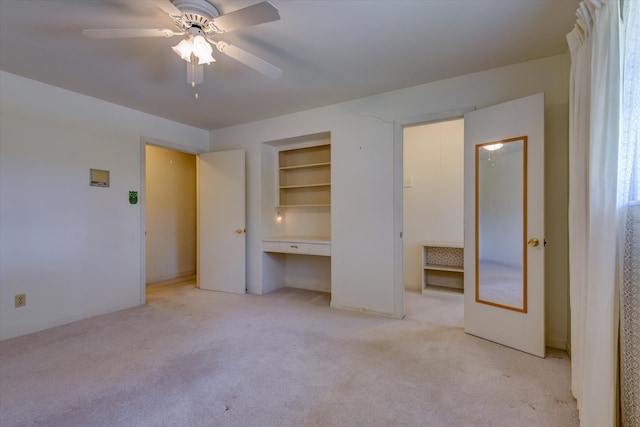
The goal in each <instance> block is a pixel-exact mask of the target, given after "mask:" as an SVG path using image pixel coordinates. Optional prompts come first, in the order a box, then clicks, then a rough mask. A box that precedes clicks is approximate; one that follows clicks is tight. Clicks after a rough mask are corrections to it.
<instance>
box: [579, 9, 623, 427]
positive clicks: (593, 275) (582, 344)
mask: <svg viewBox="0 0 640 427" xmlns="http://www.w3.org/2000/svg"><path fill="white" fill-rule="evenodd" d="M619 12H620V10H619V3H618V0H608V1H607V0H584V1H582V2H581V3H580V7H579V9H578V12H577V15H578V20H577V22H576V26H575V28H574V29H573V31H572V32H571V33H569V34H568V35H567V42H568V44H569V48H570V51H571V60H572V62H571V75H570V100H569V108H570V123H569V158H570V162H569V263H570V265H569V274H570V304H571V354H572V362H571V364H572V391H573V394H574V396H575V397H576V399H577V400H578V410H579V411H580V422H581V425H582V426H597V427H605V426H613V425H615V423H616V415H617V403H616V395H617V393H616V391H617V388H618V387H617V360H618V354H617V349H618V324H619V304H618V301H619V294H618V289H619V276H618V275H617V272H618V266H619V264H618V257H617V256H616V255H617V248H618V239H617V231H618V227H617V190H616V187H617V173H618V172H617V171H618V145H619V139H620V138H619V129H620V126H619V125H620V102H621V98H620V86H621V81H620V78H621V67H620V64H621V58H620V38H619V34H620V31H619V29H620V19H619V16H620V15H619Z"/></svg>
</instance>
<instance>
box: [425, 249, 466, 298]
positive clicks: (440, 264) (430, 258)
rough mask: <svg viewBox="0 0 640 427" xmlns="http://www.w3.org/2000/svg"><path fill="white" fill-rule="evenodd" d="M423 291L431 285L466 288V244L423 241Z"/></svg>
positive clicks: (458, 288)
mask: <svg viewBox="0 0 640 427" xmlns="http://www.w3.org/2000/svg"><path fill="white" fill-rule="evenodd" d="M421 246H422V293H423V294H424V293H425V292H426V291H427V289H428V287H429V286H437V287H441V288H442V287H445V288H452V289H457V290H462V289H464V244H463V243H459V242H435V241H427V242H422V243H421Z"/></svg>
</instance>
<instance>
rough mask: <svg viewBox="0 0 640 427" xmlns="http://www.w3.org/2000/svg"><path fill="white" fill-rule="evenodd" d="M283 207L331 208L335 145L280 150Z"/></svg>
mask: <svg viewBox="0 0 640 427" xmlns="http://www.w3.org/2000/svg"><path fill="white" fill-rule="evenodd" d="M278 190H279V193H278V202H277V205H278V206H279V207H294V206H295V207H303V206H330V205H331V144H321V145H313V146H308V147H302V148H293V149H287V150H280V152H279V153H278Z"/></svg>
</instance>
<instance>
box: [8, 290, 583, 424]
mask: <svg viewBox="0 0 640 427" xmlns="http://www.w3.org/2000/svg"><path fill="white" fill-rule="evenodd" d="M462 298H463V296H462V295H454V294H445V293H437V292H434V293H432V294H428V295H425V296H422V295H420V294H418V293H417V292H407V294H406V312H407V316H406V318H405V319H404V320H393V319H384V318H378V317H374V316H370V315H366V314H360V313H351V312H346V311H341V310H335V309H331V308H329V295H327V294H322V293H316V292H311V291H304V290H298V289H290V288H286V289H282V290H279V291H276V292H274V293H271V294H269V295H264V296H254V295H233V294H224V293H217V292H209V291H200V290H198V289H195V288H194V287H193V285H190V284H182V285H180V284H178V285H175V284H174V285H172V286H165V287H163V286H154V287H153V288H150V290H149V297H148V304H147V305H145V306H141V307H136V308H132V309H127V310H123V311H120V312H116V313H111V314H108V315H103V316H97V317H94V318H91V319H87V320H82V321H79V322H75V323H72V324H69V325H66V326H62V327H57V328H54V329H50V330H47V331H43V332H38V333H35V334H30V335H26V336H23V337H18V338H14V339H10V340H6V341H3V342H0V362H1V364H0V425H2V426H3V427H9V426H32V425H38V426H65V427H68V426H244V427H248V426H278V427H280V426H367V427H375V426H547V427H548V426H577V425H578V420H577V411H576V405H575V402H574V400H573V399H572V397H571V394H570V391H569V377H570V375H569V369H570V367H569V360H568V359H567V357H566V354H565V353H564V352H561V351H557V350H549V352H548V357H547V358H546V359H539V358H537V357H534V356H530V355H527V354H524V353H521V352H518V351H515V350H512V349H509V348H506V347H503V346H500V345H497V344H494V343H491V342H488V341H484V340H481V339H479V338H475V337H472V336H469V335H466V334H465V333H464V332H463V330H462V328H461V327H462V315H463V312H462Z"/></svg>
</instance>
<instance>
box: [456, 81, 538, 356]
mask: <svg viewBox="0 0 640 427" xmlns="http://www.w3.org/2000/svg"><path fill="white" fill-rule="evenodd" d="M464 122H465V123H464V124H465V126H464V138H465V148H464V150H465V151H464V165H465V166H464V168H465V177H464V193H465V194H464V205H465V207H464V212H465V215H464V217H465V226H464V229H465V230H464V239H465V255H464V266H465V267H464V329H465V332H467V333H469V334H472V335H476V336H478V337H481V338H485V339H487V340H490V341H494V342H497V343H499V344H503V345H506V346H508V347H512V348H515V349H518V350H521V351H525V352H527V353H531V354H534V355H536V356H540V357H544V356H545V328H544V326H545V315H544V313H545V310H544V94H542V93H540V94H537V95H532V96H529V97H526V98H521V99H517V100H515V101H510V102H506V103H504V104H499V105H494V106H491V107H488V108H483V109H480V110H476V111H473V112H470V113H467V114H465V120H464Z"/></svg>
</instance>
